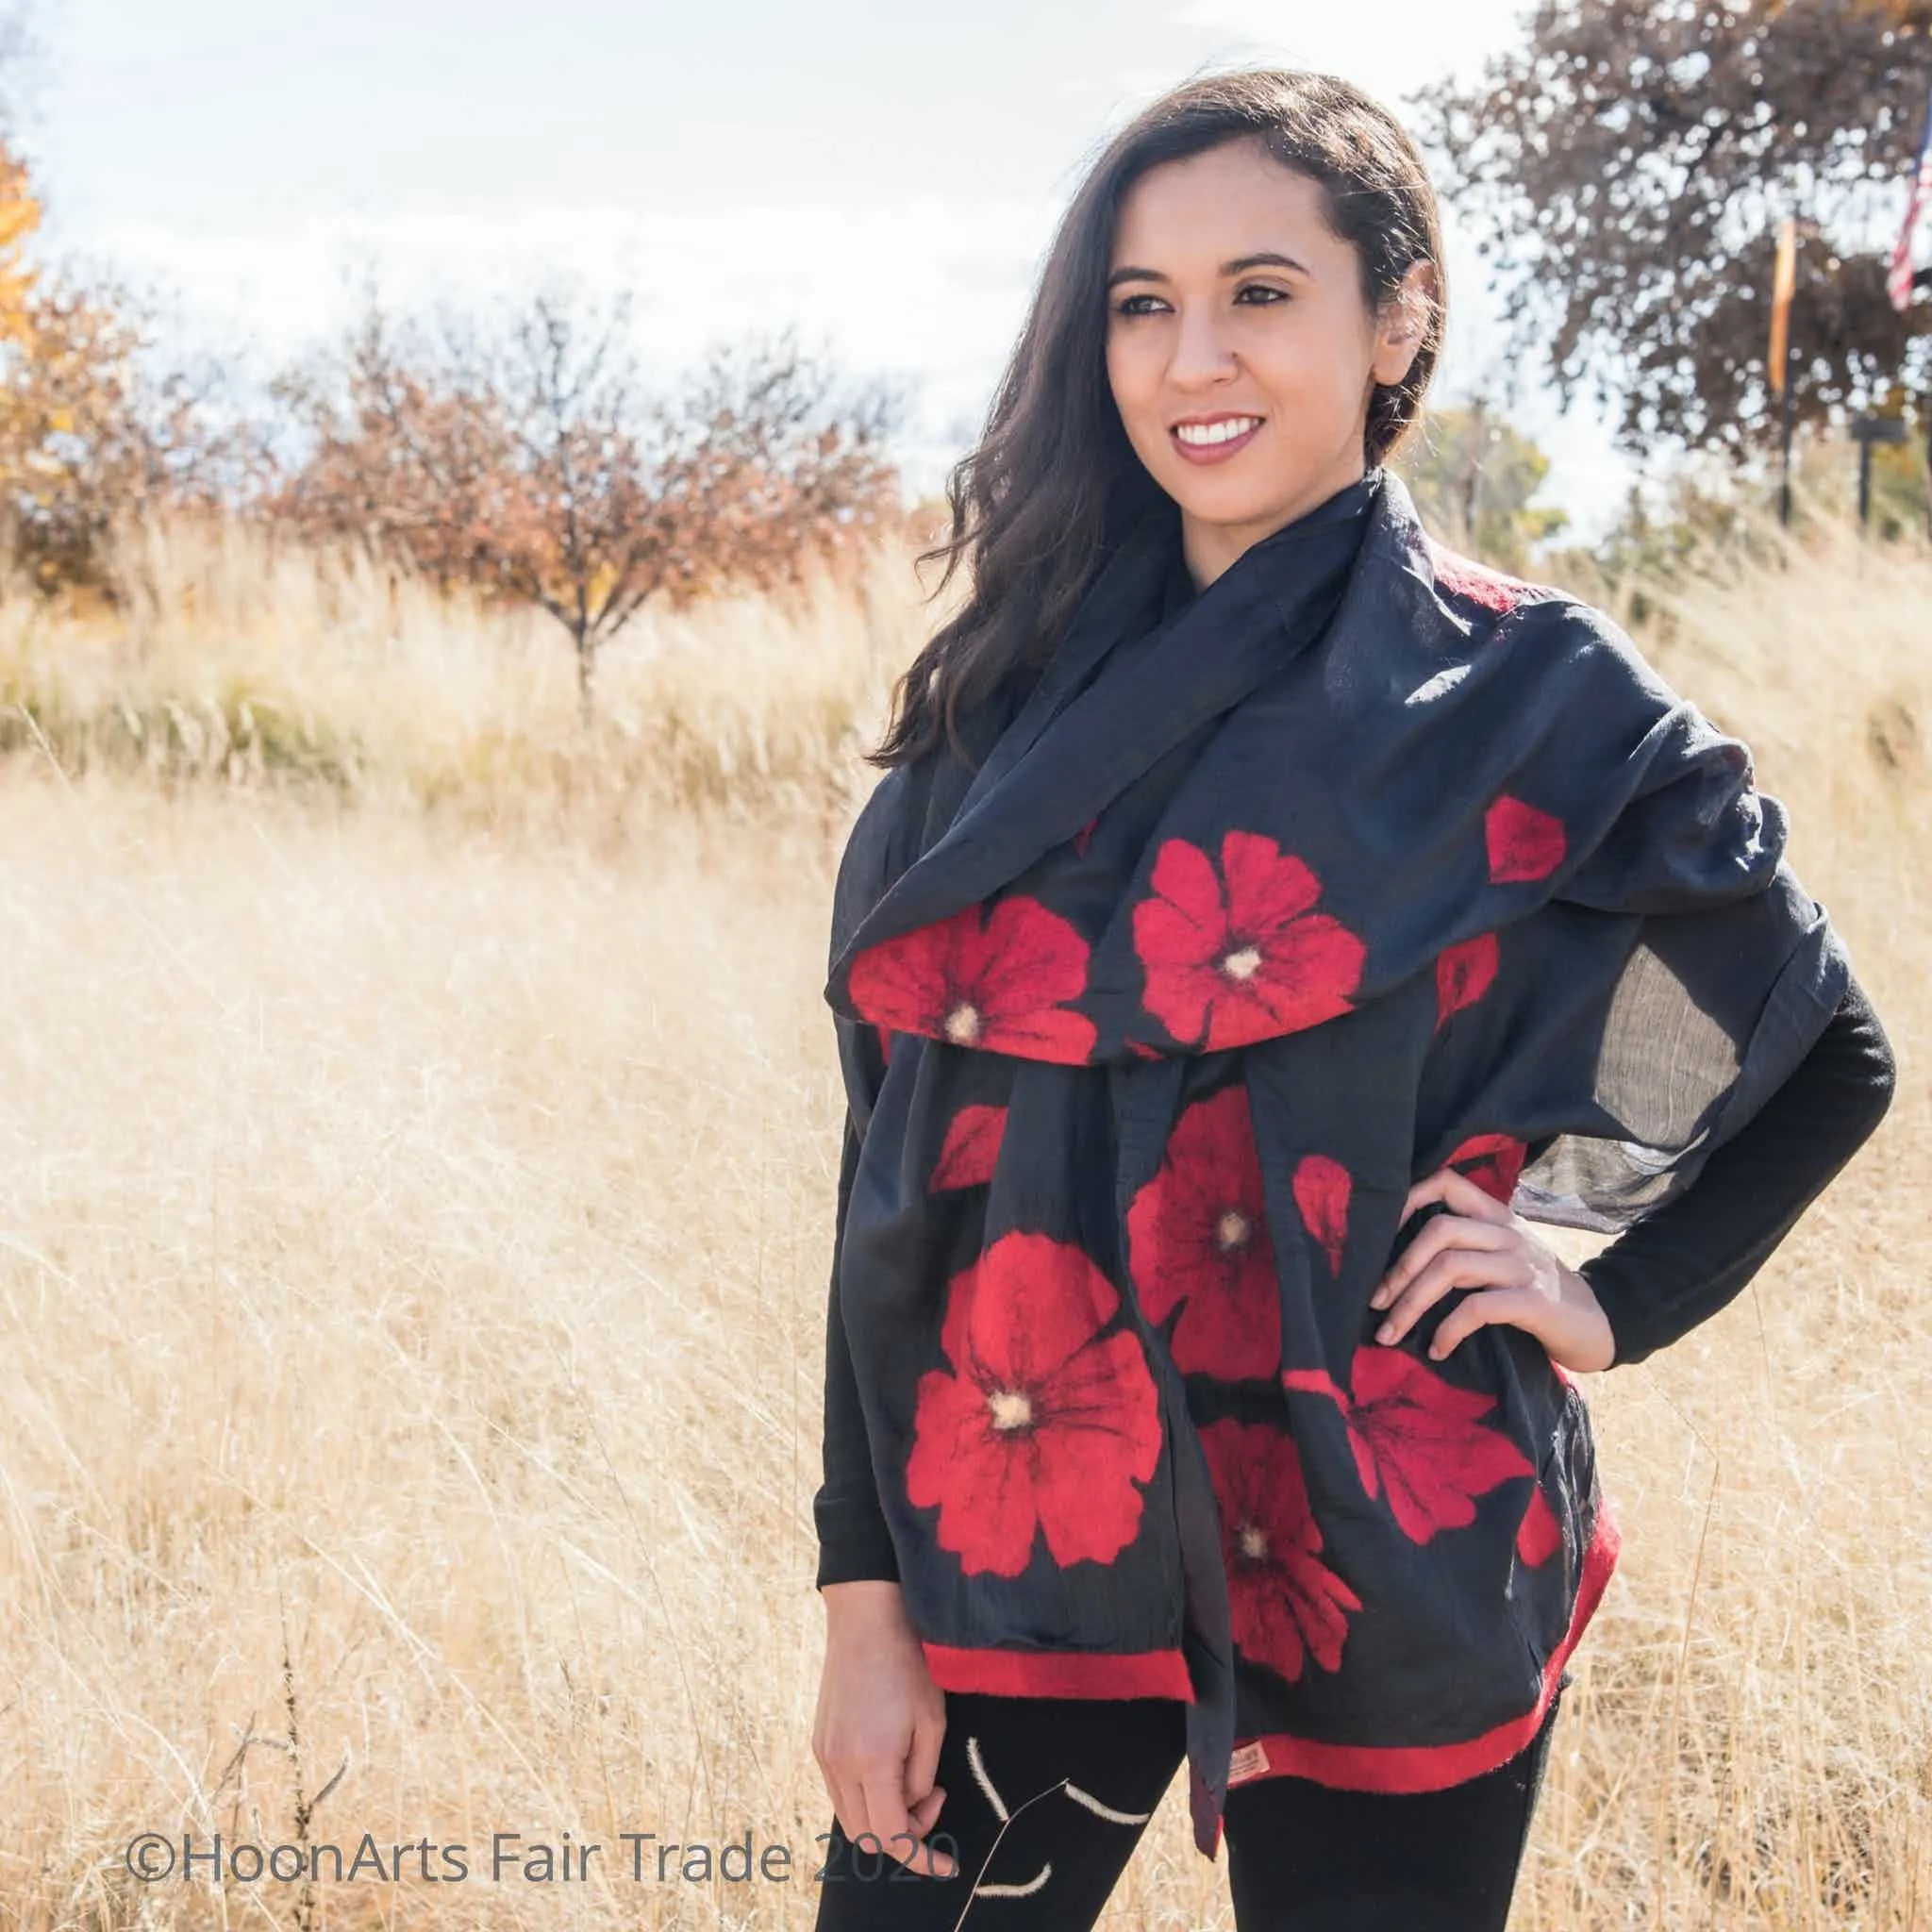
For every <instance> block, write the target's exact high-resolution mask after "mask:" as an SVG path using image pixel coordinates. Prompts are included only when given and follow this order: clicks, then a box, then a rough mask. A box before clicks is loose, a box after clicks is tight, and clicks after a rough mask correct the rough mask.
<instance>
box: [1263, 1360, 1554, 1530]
mask: <svg viewBox="0 0 1932 1932" xmlns="http://www.w3.org/2000/svg"><path fill="white" fill-rule="evenodd" d="M1349 1379H1350V1380H1351V1381H1352V1382H1353V1383H1354V1385H1355V1389H1354V1392H1353V1394H1350V1393H1348V1392H1346V1391H1342V1390H1341V1389H1338V1388H1337V1387H1336V1386H1335V1383H1334V1381H1333V1380H1332V1379H1331V1378H1330V1377H1329V1376H1328V1375H1327V1374H1325V1373H1324V1371H1322V1370H1320V1369H1290V1370H1287V1371H1285V1372H1284V1373H1283V1374H1282V1377H1281V1383H1282V1387H1283V1388H1285V1389H1303V1390H1307V1391H1310V1392H1312V1393H1314V1394H1317V1395H1326V1396H1328V1397H1329V1398H1330V1399H1331V1400H1333V1401H1334V1402H1336V1403H1337V1404H1339V1405H1340V1407H1341V1413H1342V1416H1343V1419H1344V1420H1345V1421H1346V1423H1347V1424H1348V1443H1349V1447H1350V1448H1351V1449H1352V1450H1353V1451H1354V1452H1355V1466H1356V1471H1357V1474H1359V1475H1360V1477H1361V1479H1362V1488H1363V1489H1364V1490H1365V1491H1367V1492H1368V1493H1369V1494H1370V1495H1371V1496H1386V1497H1387V1499H1388V1503H1389V1508H1390V1511H1391V1514H1392V1515H1393V1516H1394V1518H1395V1521H1396V1524H1397V1525H1398V1526H1399V1527H1400V1529H1401V1531H1402V1533H1403V1535H1404V1536H1406V1537H1408V1538H1410V1539H1411V1540H1412V1541H1415V1542H1419V1543H1425V1542H1427V1541H1428V1540H1429V1539H1430V1538H1431V1537H1432V1536H1434V1535H1435V1534H1436V1532H1437V1531H1438V1530H1439V1529H1460V1528H1462V1527H1463V1526H1464V1525H1465V1524H1471V1523H1474V1521H1475V1502H1474V1498H1475V1497H1477V1496H1479V1495H1481V1494H1482V1493H1483V1491H1486V1490H1492V1489H1494V1488H1495V1487H1496V1485H1497V1484H1498V1483H1502V1482H1507V1481H1508V1479H1509V1478H1510V1477H1511V1476H1513V1475H1529V1474H1533V1472H1532V1470H1531V1469H1530V1466H1529V1463H1528V1461H1527V1459H1526V1458H1525V1457H1524V1454H1523V1452H1522V1451H1521V1450H1520V1449H1519V1448H1517V1446H1516V1444H1515V1443H1514V1442H1512V1441H1510V1440H1509V1439H1508V1437H1507V1436H1505V1435H1501V1434H1499V1433H1498V1432H1497V1431H1496V1430H1494V1429H1492V1428H1488V1427H1486V1426H1485V1425H1484V1424H1483V1423H1482V1421H1481V1418H1482V1417H1483V1416H1485V1415H1487V1414H1488V1413H1489V1411H1490V1410H1491V1408H1493V1407H1495V1405H1496V1398H1495V1397H1494V1396H1493V1395H1485V1394H1484V1393H1483V1392H1482V1391H1480V1390H1477V1389H1458V1388H1457V1387H1456V1385H1455V1384H1454V1383H1453V1382H1446V1381H1444V1380H1443V1379H1442V1377H1441V1375H1439V1374H1435V1373H1434V1371H1433V1370H1431V1369H1429V1368H1427V1367H1425V1366H1424V1363H1423V1362H1421V1361H1420V1360H1418V1359H1417V1357H1414V1356H1412V1355H1408V1354H1406V1353H1405V1352H1404V1351H1403V1350H1402V1349H1400V1348H1390V1347H1369V1346H1366V1345H1364V1346H1362V1347H1359V1348H1357V1350H1356V1352H1355V1361H1354V1364H1353V1366H1352V1368H1351V1369H1350V1372H1349Z"/></svg>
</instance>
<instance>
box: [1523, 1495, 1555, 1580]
mask: <svg viewBox="0 0 1932 1932" xmlns="http://www.w3.org/2000/svg"><path fill="white" fill-rule="evenodd" d="M1562 1547H1563V1532H1562V1530H1561V1528H1560V1527H1559V1526H1558V1525H1557V1514H1556V1511H1555V1510H1553V1509H1552V1508H1551V1507H1550V1499H1549V1498H1548V1497H1547V1496H1546V1495H1544V1494H1543V1492H1542V1488H1541V1484H1539V1485H1538V1486H1537V1487H1536V1488H1534V1489H1532V1490H1531V1491H1530V1492H1529V1503H1528V1507H1525V1508H1524V1512H1523V1521H1522V1522H1521V1523H1520V1524H1518V1525H1517V1528H1516V1554H1517V1555H1518V1556H1519V1557H1522V1558H1523V1560H1524V1562H1525V1563H1527V1564H1528V1565H1529V1566H1530V1568H1531V1569H1532V1570H1533V1569H1535V1568H1536V1566H1537V1565H1538V1564H1539V1563H1545V1562H1547V1561H1548V1560H1549V1559H1550V1558H1551V1557H1554V1556H1555V1555H1556V1554H1557V1551H1558V1550H1560V1549H1561V1548H1562Z"/></svg>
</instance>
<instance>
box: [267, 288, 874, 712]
mask: <svg viewBox="0 0 1932 1932" xmlns="http://www.w3.org/2000/svg"><path fill="white" fill-rule="evenodd" d="M278 394H279V396H280V398H281V400H282V401H283V403H284V404H285V405H286V406H287V407H288V408H289V409H290V411H291V415H292V417H293V418H294V420H295V421H296V422H298V423H299V424H300V425H303V427H304V429H305V430H306V432H307V437H308V443H307V447H306V449H305V450H304V452H303V453H302V455H301V457H300V458H299V460H298V461H296V462H295V463H293V464H292V465H291V468H290V471H289V474H288V475H286V477H285V479H284V481H283V483H282V486H281V488H280V490H279V491H278V492H277V493H276V494H275V496H274V498H273V499H272V504H271V507H272V508H273V509H274V510H275V513H276V514H278V515H280V516H282V517H284V518H286V519H288V520H290V521H291V522H292V523H293V524H295V525H298V526H299V527H301V528H303V529H305V530H307V531H308V532H310V533H312V534H314V535H316V536H318V537H322V538H327V539H335V540H341V539H349V540H360V541H369V542H371V543H373V544H375V546H376V547H378V548H381V549H386V550H388V551H390V552H391V553H393V554H400V555H402V556H404V557H406V558H408V560H409V561H410V562H411V563H412V564H413V565H414V566H415V567H416V568H417V569H419V570H421V571H423V572H424V573H425V575H428V576H430V577H431V578H432V579H434V580H435V581H436V582H437V583H438V584H440V585H442V586H444V587H449V586H453V585H457V584H462V585H466V586H469V587H472V588H475V589H480V590H482V591H485V592H487V593H489V594H491V595H494V596H499V597H505V598H508V599H512V600H516V601H520V602H525V603H528V604H532V605H535V606H537V607H538V608H541V609H542V610H544V611H547V612H548V613H549V614H550V615H551V616H552V617H554V618H556V619H557V621H558V624H560V625H562V626H563V627H564V629H565V630H566V631H567V632H568V634H569V636H570V639H571V642H572V645H573V648H574V650H575V658H576V671H577V684H578V691H579V697H580V700H581V704H582V708H583V710H584V713H585V715H586V716H588V715H589V713H590V711H591V703H592V699H591V692H592V683H593V673H594V669H595V664H596V658H597V655H598V653H599V652H600V651H601V650H602V648H603V647H604V646H605V645H606V644H607V643H608V642H609V641H610V640H611V639H612V638H614V637H615V636H617V635H618V633H619V632H621V631H622V630H623V629H624V627H625V625H627V624H628V623H630V621H631V620H632V619H633V618H634V617H636V616H637V614H638V612H639V611H641V609H643V608H645V606H646V605H648V604H650V603H651V602H653V600H661V602H662V603H663V604H664V605H665V606H667V607H668V608H673V609H681V608H686V607H687V606H689V605H691V603H693V602H695V601H696V600H698V599H700V598H703V597H707V596H712V595H716V594H719V593H721V592H724V591H773V590H775V589H777V588H779V587H780V586H782V585H786V584H796V583H798V582H799V581H800V580H801V575H802V571H803V567H804V564H805V562H806V560H807V559H808V558H811V557H813V556H823V555H824V554H826V553H827V552H836V551H838V550H841V549H848V548H850V547H851V546H853V545H855V544H856V543H858V541H861V540H863V539H866V538H868V537H870V536H873V535H875V534H876V533H877V532H878V530H879V529H880V528H881V527H882V526H883V525H886V524H887V523H888V522H890V521H891V520H892V519H894V518H895V517H896V516H897V515H898V514H899V512H898V508H897V489H896V475H895V472H894V471H893V469H892V467H891V464H890V463H889V462H888V461H887V459H886V456H885V445H886V441H887V438H888V436H889V435H890V433H891V429H892V427H893V422H894V418H895V415H896V411H897V408H898V399H897V398H896V397H895V396H894V395H892V394H891V393H890V392H889V391H886V390H884V389H883V388H880V387H878V386H876V385H874V386H873V387H871V388H869V389H866V390H863V391H859V392H858V394H857V395H855V396H851V397H841V395H840V394H839V392H838V389H837V385H836V383H835V380H834V378H833V376H832V374H831V372H830V371H829V370H828V369H826V368H825V367H824V366H823V365H822V364H820V363H818V362H815V361H814V360H812V359H811V358H808V357H807V356H805V355H804V354H802V353H801V352H800V351H799V350H798V348H797V347H796V345H795V343H794V342H793V341H792V340H791V336H790V335H789V333H788V334H787V335H785V336H781V337H780V338H778V339H777V340H776V341H768V342H762V343H749V344H741V345H736V346H732V345H726V346H724V347H720V348H716V349H714V350H713V351H712V352H711V354H710V356H709V358H708V359H707V360H706V361H705V363H704V365H703V366H702V368H701V369H700V370H699V371H698V373H697V374H696V375H695V376H694V377H693V378H691V379H690V380H688V381H687V382H686V383H685V384H684V385H683V387H682V388H680V389H678V390H676V391H673V392H671V393H669V394H660V393H658V392H655V391H652V390H650V389H649V388H647V386H646V384H645V382H644V379H643V375H642V371H641V366H640V363H639V359H638V357H637V355H636V352H635V350H634V349H633V347H632V337H631V332H630V319H629V309H628V304H627V302H626V301H625V299H624V298H623V297H621V296H620V297H617V298H614V299H612V300H610V301H608V302H605V303H602V304H597V303H593V302H592V301H591V300H590V299H589V298H587V297H585V296H583V295H582V294H580V293H576V294H574V293H568V292H562V291H557V290H550V291H545V292H542V293H540V294H539V295H537V296H535V297H534V298H532V299H531V300H529V301H528V302H527V303H525V304H524V305H522V306H520V307H517V308H511V309H507V310H500V311H498V312H497V313H496V314H494V315H492V316H489V317H485V318H482V319H479V318H477V317H475V316H474V315H472V316H456V317H451V316H447V315H446V316H444V317H443V318H442V319H441V321H440V322H438V323H437V324H436V325H433V326H432V325H429V324H427V323H424V322H420V321H399V320H397V319H396V318H395V317H393V316H391V314H389V313H388V312H387V311H386V310H385V309H384V308H383V307H382V305H381V304H380V303H379V302H378V301H376V300H375V299H372V300H371V301H370V302H369V303H368V305H367V306H366V308H365V310H364V313H363V315H362V316H361V318H360V320H359V322H358V324H357V325H355V327H354V329H353V330H352V332H351V335H350V338H349V340H348V341H347V342H346V344H344V345H343V346H342V347H341V349H339V350H338V351H336V352H334V353H333V354H331V355H330V356H328V357H325V358H323V360H322V361H321V362H319V363H317V364H313V365H311V366H310V367H308V368H307V369H305V370H303V371H301V372H298V373H296V374H294V375H291V376H289V377H287V378H285V379H284V380H283V381H282V383H281V384H280V385H279V387H278Z"/></svg>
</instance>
